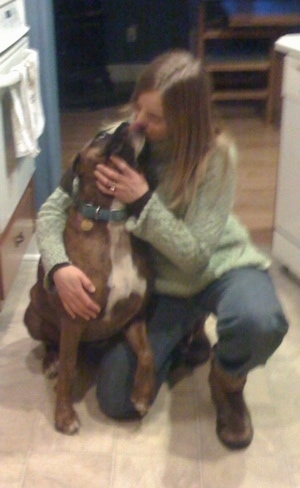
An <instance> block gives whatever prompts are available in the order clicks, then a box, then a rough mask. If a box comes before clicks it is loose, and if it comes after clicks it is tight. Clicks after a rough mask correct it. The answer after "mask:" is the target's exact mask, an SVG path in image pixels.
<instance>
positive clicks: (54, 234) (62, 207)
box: [36, 186, 73, 276]
mask: <svg viewBox="0 0 300 488" xmlns="http://www.w3.org/2000/svg"><path fill="white" fill-rule="evenodd" d="M72 202H73V200H72V198H71V196H70V195H69V194H68V193H67V192H66V191H64V189H63V188H62V187H61V186H59V187H58V188H57V189H56V190H55V191H54V192H53V193H52V195H50V197H49V198H48V199H47V200H46V202H45V203H44V204H43V205H42V207H41V208H40V210H39V213H38V218H37V226H36V237H37V244H38V248H39V251H40V253H41V258H42V261H43V266H44V269H45V272H46V276H47V275H48V273H49V272H50V271H51V269H52V268H53V267H54V266H55V265H57V264H61V263H68V262H69V258H68V256H67V254H66V251H65V246H64V243H63V231H64V228H65V224H66V219H67V212H68V209H69V207H70V206H71V204H72Z"/></svg>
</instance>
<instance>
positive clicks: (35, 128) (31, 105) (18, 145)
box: [10, 49, 45, 158]
mask: <svg viewBox="0 0 300 488" xmlns="http://www.w3.org/2000/svg"><path fill="white" fill-rule="evenodd" d="M11 71H14V72H15V71H17V73H18V75H19V82H18V83H17V84H16V85H13V86H12V87H11V88H10V94H11V99H12V104H11V119H12V131H13V139H14V146H15V153H16V157H17V158H20V157H24V156H31V157H35V156H37V155H38V154H39V152H40V148H39V145H38V138H39V137H40V135H41V134H42V132H43V130H44V126H45V118H44V112H43V106H42V100H41V91H40V82H39V80H40V77H39V57H38V53H37V51H35V50H33V49H26V50H25V57H24V60H23V61H22V62H21V63H20V64H18V65H17V66H14V67H13V68H12V69H11Z"/></svg>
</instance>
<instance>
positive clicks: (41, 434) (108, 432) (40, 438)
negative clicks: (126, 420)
mask: <svg viewBox="0 0 300 488" xmlns="http://www.w3.org/2000/svg"><path fill="white" fill-rule="evenodd" d="M52 385H53V382H52ZM54 401H55V394H54V392H53V391H52V386H51V390H50V389H49V395H48V397H47V398H46V399H45V401H44V404H43V406H42V409H41V411H40V412H39V414H38V417H37V421H36V423H35V426H34V432H33V436H32V450H33V452H44V453H48V454H49V457H51V456H52V454H53V453H55V452H61V451H64V452H72V453H78V455H79V456H80V453H81V452H91V453H93V452H94V453H96V452H97V453H101V454H110V453H112V450H113V445H114V439H115V431H116V428H117V426H116V423H115V422H113V421H112V420H109V419H107V418H106V417H105V416H104V415H103V414H101V412H100V411H99V409H98V406H97V403H96V399H95V391H94V389H92V390H91V391H89V392H88V394H87V395H86V396H85V398H84V399H83V400H82V401H81V402H80V403H75V404H74V407H75V409H76V411H77V413H78V415H79V418H80V422H81V429H80V431H79V433H77V434H74V435H72V436H68V435H65V434H62V433H60V432H57V431H56V430H55V427H54Z"/></svg>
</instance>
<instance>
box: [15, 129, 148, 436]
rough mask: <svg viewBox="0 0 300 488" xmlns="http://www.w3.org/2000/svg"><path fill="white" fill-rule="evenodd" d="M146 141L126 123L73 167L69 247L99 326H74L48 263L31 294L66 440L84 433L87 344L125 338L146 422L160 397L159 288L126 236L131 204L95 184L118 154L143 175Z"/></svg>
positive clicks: (29, 320) (32, 323) (140, 249)
mask: <svg viewBox="0 0 300 488" xmlns="http://www.w3.org/2000/svg"><path fill="white" fill-rule="evenodd" d="M141 138H142V136H141V135H139V134H136V133H132V132H131V131H130V132H129V131H128V124H127V123H123V124H121V125H120V126H119V127H118V129H117V130H116V131H115V132H114V134H112V135H111V134H108V133H107V132H100V133H99V134H97V135H96V137H95V138H94V139H92V140H91V141H90V142H89V143H88V144H86V145H85V146H84V147H83V149H82V150H81V151H80V152H79V153H78V155H77V156H76V157H75V159H74V162H73V173H74V176H76V178H77V181H78V192H77V196H76V198H75V200H74V203H73V204H72V206H71V208H70V209H69V211H68V217H67V222H66V227H65V230H64V244H65V248H66V252H67V255H68V257H69V260H70V262H71V263H72V264H73V265H75V266H77V267H78V268H80V269H81V270H82V271H83V272H84V273H85V274H86V275H87V276H88V277H89V278H90V279H91V281H92V282H93V284H94V285H95V288H96V291H95V293H93V294H91V297H92V299H93V300H95V301H96V302H97V303H98V304H99V306H100V313H99V314H98V316H97V318H95V319H90V320H84V319H83V318H81V317H76V318H75V319H73V318H71V317H70V316H69V314H68V313H67V312H66V311H65V309H64V307H63V305H62V303H61V301H60V298H59V296H58V294H57V293H56V292H55V290H52V291H47V290H46V289H45V287H44V285H43V282H44V271H43V266H42V263H41V262H40V263H39V267H38V278H37V282H36V284H35V285H34V286H33V287H32V289H31V291H30V303H29V305H28V307H27V309H26V312H25V315H24V322H25V325H26V326H27V328H28V331H29V333H30V335H31V336H32V337H33V338H34V339H37V340H40V341H42V342H43V343H44V344H45V346H46V347H45V357H44V361H43V365H44V371H45V373H46V374H48V376H52V377H53V376H54V375H55V374H57V385H56V407H55V426H56V429H57V430H58V431H60V432H63V433H64V434H74V433H75V432H77V431H78V430H79V427H80V422H79V418H78V415H77V413H76V412H75V410H74V408H73V398H72V382H73V379H74V373H75V370H76V362H77V354H78V347H79V343H80V342H84V343H91V342H94V341H103V340H106V339H109V338H111V337H112V336H113V335H115V334H117V333H123V334H124V336H125V338H126V340H127V341H128V343H129V344H130V346H131V347H132V349H133V351H134V352H135V354H136V357H137V367H136V372H135V378H134V385H133V390H132V395H131V401H132V402H133V404H134V406H135V408H136V410H137V412H139V414H140V415H144V414H145V413H146V412H147V410H148V408H149V404H150V403H151V399H152V397H153V392H154V383H155V378H154V364H153V355H152V351H151V348H150V345H149V342H148V338H147V334H146V328H145V322H144V317H143V312H144V308H145V304H146V301H147V297H148V294H149V288H150V284H151V281H152V280H151V266H150V265H149V262H148V258H147V255H149V253H147V251H146V249H145V243H143V242H142V241H140V240H138V239H137V238H135V237H134V236H133V235H132V234H130V233H128V232H127V231H126V228H125V222H126V218H127V213H126V208H125V206H124V204H122V202H120V201H118V200H117V199H116V198H115V197H114V194H112V196H110V195H105V194H103V193H101V192H100V191H99V189H98V188H97V186H96V179H95V176H94V170H95V167H96V165H97V164H99V163H104V164H112V163H111V162H110V156H111V155H112V154H114V155H118V156H120V157H122V158H123V159H125V160H126V161H127V163H128V164H130V165H132V166H133V167H135V168H136V165H137V162H136V161H137V154H138V151H139V149H141V147H142V145H143V140H141ZM71 186H72V185H71ZM58 365H59V367H58Z"/></svg>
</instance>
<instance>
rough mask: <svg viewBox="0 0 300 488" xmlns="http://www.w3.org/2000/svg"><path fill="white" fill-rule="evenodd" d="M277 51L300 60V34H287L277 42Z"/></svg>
mask: <svg viewBox="0 0 300 488" xmlns="http://www.w3.org/2000/svg"><path fill="white" fill-rule="evenodd" d="M275 49H276V51H279V52H281V53H284V54H289V55H290V56H293V57H297V58H300V34H286V35H285V36H282V37H280V38H279V39H278V40H277V41H276V42H275Z"/></svg>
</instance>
